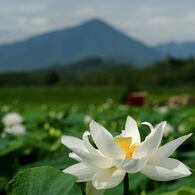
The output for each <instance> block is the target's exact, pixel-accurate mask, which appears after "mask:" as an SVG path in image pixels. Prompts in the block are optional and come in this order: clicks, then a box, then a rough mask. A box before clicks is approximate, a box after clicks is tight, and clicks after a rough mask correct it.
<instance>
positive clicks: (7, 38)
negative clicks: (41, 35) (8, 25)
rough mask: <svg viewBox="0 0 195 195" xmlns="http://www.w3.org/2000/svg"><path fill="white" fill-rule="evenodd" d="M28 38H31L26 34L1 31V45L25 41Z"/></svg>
mask: <svg viewBox="0 0 195 195" xmlns="http://www.w3.org/2000/svg"><path fill="white" fill-rule="evenodd" d="M31 36H32V35H31ZM27 37H30V35H29V34H27V33H24V32H16V31H9V30H0V44H8V43H13V42H16V40H24V39H26V38H27Z"/></svg>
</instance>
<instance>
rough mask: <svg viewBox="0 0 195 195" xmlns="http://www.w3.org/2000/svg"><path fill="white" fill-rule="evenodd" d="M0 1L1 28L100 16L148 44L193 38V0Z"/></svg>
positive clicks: (31, 29) (44, 27)
mask: <svg viewBox="0 0 195 195" xmlns="http://www.w3.org/2000/svg"><path fill="white" fill-rule="evenodd" d="M0 5H1V6H0V18H3V20H0V31H3V30H8V31H13V32H21V33H22V32H23V33H24V34H26V33H27V34H39V33H43V32H47V31H51V30H56V29H58V28H64V27H67V26H73V25H76V24H79V23H81V22H83V21H84V20H86V19H89V18H93V17H99V18H101V19H103V20H106V21H107V22H109V23H111V24H112V25H114V26H115V27H117V28H119V29H120V30H122V31H124V32H125V33H126V34H128V35H129V36H133V37H136V38H137V39H141V40H144V41H145V42H147V43H148V44H156V43H159V42H165V41H169V40H171V39H174V40H176V41H185V40H189V39H190V40H195V37H194V34H195V27H194V26H195V25H194V22H195V10H194V6H195V1H194V0H186V1H178V0H171V1H170V0H163V1H162V0H147V1H146V0H139V1H135V0H123V1H113V0H106V1H104V2H103V1H97V0H82V1H80V0H57V1H54V0H44V1H40V0H33V1H27V0H10V1H5V0H0ZM35 27H36V28H35ZM0 43H1V41H0Z"/></svg>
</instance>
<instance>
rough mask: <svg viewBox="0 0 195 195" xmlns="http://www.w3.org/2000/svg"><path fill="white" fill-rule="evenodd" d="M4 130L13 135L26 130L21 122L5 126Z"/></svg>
mask: <svg viewBox="0 0 195 195" xmlns="http://www.w3.org/2000/svg"><path fill="white" fill-rule="evenodd" d="M4 131H5V132H7V133H10V134H13V135H21V134H24V133H25V132H26V130H25V127H24V126H23V125H22V124H16V125H13V126H11V127H6V128H5V129H4Z"/></svg>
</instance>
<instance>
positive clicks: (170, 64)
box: [0, 57, 195, 87]
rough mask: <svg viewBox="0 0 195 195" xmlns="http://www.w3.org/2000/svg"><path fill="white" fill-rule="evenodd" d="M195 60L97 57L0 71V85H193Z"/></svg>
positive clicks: (194, 82) (194, 80) (194, 81)
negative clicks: (141, 63) (148, 62)
mask: <svg viewBox="0 0 195 195" xmlns="http://www.w3.org/2000/svg"><path fill="white" fill-rule="evenodd" d="M194 84H195V59H193V58H189V59H185V60H181V59H176V58H172V57H169V58H167V59H166V60H163V61H160V62H157V63H155V64H154V65H152V66H147V67H142V68H137V67H135V66H133V65H130V64H115V63H112V62H104V61H103V60H101V59H100V58H98V57H94V58H88V59H85V60H82V61H79V62H76V63H74V64H70V65H55V66H52V67H50V68H48V69H41V70H37V71H31V72H7V73H1V74H0V86H1V87H3V86H24V87H25V86H26V87H28V86H70V87H71V86H121V85H122V86H132V87H134V86H136V87H153V86H154V87H158V86H178V87H180V86H192V85H194Z"/></svg>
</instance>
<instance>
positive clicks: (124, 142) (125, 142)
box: [114, 137, 137, 159]
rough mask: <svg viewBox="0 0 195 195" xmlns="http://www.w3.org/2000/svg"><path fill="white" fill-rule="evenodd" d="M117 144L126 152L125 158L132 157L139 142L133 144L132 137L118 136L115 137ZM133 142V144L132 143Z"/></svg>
mask: <svg viewBox="0 0 195 195" xmlns="http://www.w3.org/2000/svg"><path fill="white" fill-rule="evenodd" d="M114 140H115V142H116V144H117V145H118V146H119V147H120V148H121V149H122V150H123V151H124V152H125V154H126V156H125V158H126V159H128V158H132V155H133V152H134V151H135V149H136V148H137V144H136V143H134V144H132V138H131V137H117V138H115V139H114ZM131 144H132V145H131Z"/></svg>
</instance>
